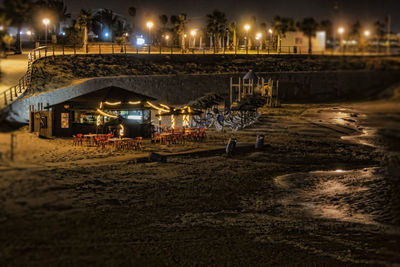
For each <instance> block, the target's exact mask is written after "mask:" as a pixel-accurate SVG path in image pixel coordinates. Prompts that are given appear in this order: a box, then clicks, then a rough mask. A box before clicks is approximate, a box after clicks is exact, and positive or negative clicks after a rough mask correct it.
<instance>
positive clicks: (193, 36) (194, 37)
mask: <svg viewBox="0 0 400 267" xmlns="http://www.w3.org/2000/svg"><path fill="white" fill-rule="evenodd" d="M196 33H197V31H196V30H192V31H191V32H190V35H192V38H193V48H194V47H196Z"/></svg>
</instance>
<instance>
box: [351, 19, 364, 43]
mask: <svg viewBox="0 0 400 267" xmlns="http://www.w3.org/2000/svg"><path fill="white" fill-rule="evenodd" d="M361 28H362V26H361V23H360V21H358V20H357V21H356V23H354V24H353V25H351V27H350V34H349V36H350V37H351V38H352V39H353V40H356V41H357V44H359V45H361V42H360V41H361Z"/></svg>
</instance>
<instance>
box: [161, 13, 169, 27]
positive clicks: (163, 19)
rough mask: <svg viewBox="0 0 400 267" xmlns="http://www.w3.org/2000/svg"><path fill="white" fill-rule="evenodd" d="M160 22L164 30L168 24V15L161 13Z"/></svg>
mask: <svg viewBox="0 0 400 267" xmlns="http://www.w3.org/2000/svg"><path fill="white" fill-rule="evenodd" d="M159 20H160V23H161V24H162V25H163V31H165V28H166V27H167V24H168V16H167V15H165V14H163V15H161V16H160V17H159Z"/></svg>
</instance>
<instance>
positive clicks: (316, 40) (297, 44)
mask: <svg viewBox="0 0 400 267" xmlns="http://www.w3.org/2000/svg"><path fill="white" fill-rule="evenodd" d="M311 42H312V51H314V52H324V51H325V49H326V46H325V44H326V34H325V32H324V31H318V32H317V33H316V35H315V37H313V38H312V39H311ZM289 49H290V51H291V52H294V53H295V52H297V53H307V52H308V37H307V36H306V35H304V33H302V32H298V31H297V32H287V33H286V34H285V36H284V37H282V39H281V50H282V52H287V51H289Z"/></svg>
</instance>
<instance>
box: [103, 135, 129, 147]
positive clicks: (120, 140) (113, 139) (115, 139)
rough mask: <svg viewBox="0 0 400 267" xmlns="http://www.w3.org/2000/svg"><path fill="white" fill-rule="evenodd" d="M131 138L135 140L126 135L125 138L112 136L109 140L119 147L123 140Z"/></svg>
mask: <svg viewBox="0 0 400 267" xmlns="http://www.w3.org/2000/svg"><path fill="white" fill-rule="evenodd" d="M129 140H133V138H128V137H125V138H110V139H108V140H107V141H108V142H110V143H112V144H113V146H114V148H115V149H117V148H118V146H119V145H120V143H121V142H123V141H129Z"/></svg>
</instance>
